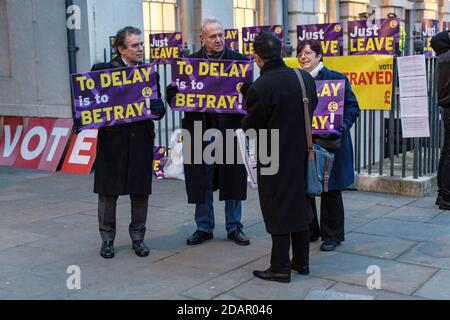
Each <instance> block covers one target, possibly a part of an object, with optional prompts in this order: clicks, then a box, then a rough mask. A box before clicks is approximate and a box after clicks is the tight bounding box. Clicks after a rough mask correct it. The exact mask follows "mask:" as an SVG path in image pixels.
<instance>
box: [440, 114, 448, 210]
mask: <svg viewBox="0 0 450 320" xmlns="http://www.w3.org/2000/svg"><path fill="white" fill-rule="evenodd" d="M442 119H443V121H444V128H445V132H444V146H443V147H442V150H441V157H440V158H439V167H438V174H437V180H438V189H439V195H440V196H441V197H442V198H443V200H444V201H445V202H450V107H448V108H444V109H443V113H442Z"/></svg>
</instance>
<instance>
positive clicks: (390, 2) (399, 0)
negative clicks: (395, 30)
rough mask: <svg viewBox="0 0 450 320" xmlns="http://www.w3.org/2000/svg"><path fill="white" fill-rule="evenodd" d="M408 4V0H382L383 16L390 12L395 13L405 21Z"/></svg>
mask: <svg viewBox="0 0 450 320" xmlns="http://www.w3.org/2000/svg"><path fill="white" fill-rule="evenodd" d="M407 6H408V1H407V0H382V1H381V5H380V8H381V17H380V18H386V17H387V15H388V13H395V14H396V15H397V18H399V19H400V20H401V21H402V22H405V19H406V16H405V11H406V10H405V9H406V8H407Z"/></svg>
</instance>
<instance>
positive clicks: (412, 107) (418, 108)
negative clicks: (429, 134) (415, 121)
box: [400, 97, 428, 118]
mask: <svg viewBox="0 0 450 320" xmlns="http://www.w3.org/2000/svg"><path fill="white" fill-rule="evenodd" d="M400 106H401V110H400V111H401V116H402V118H403V117H428V97H414V98H400Z"/></svg>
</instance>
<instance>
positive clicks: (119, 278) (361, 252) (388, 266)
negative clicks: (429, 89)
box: [0, 167, 450, 300]
mask: <svg viewBox="0 0 450 320" xmlns="http://www.w3.org/2000/svg"><path fill="white" fill-rule="evenodd" d="M92 185H93V177H92V176H76V175H68V174H61V173H56V174H52V173H47V172H40V171H30V170H19V169H14V168H7V167H0V299H364V300H367V299H450V212H448V211H442V210H438V208H437V207H436V206H435V205H434V200H435V198H434V197H425V198H420V199H416V198H410V197H402V196H397V195H391V194H376V193H366V192H356V191H347V192H345V193H344V203H345V208H346V241H345V242H344V243H343V244H342V245H341V246H340V247H338V249H337V251H335V252H331V253H324V252H321V251H319V250H318V248H319V245H320V242H316V243H313V244H312V245H311V259H310V264H311V273H310V275H309V276H301V275H298V274H293V276H292V282H291V283H289V284H281V283H273V282H267V281H262V280H259V279H256V278H254V277H253V276H252V270H253V269H265V268H266V267H267V266H268V265H269V253H270V247H271V243H270V238H269V236H268V234H267V233H266V231H265V228H264V224H263V222H262V218H261V213H260V209H259V203H258V196H257V193H256V191H255V190H250V191H249V197H248V198H249V199H248V200H247V201H246V202H245V204H244V211H243V223H244V226H245V232H246V233H247V234H248V235H249V237H250V238H251V241H252V244H251V245H250V246H247V247H241V246H237V245H235V244H234V243H233V242H231V241H230V240H227V239H226V231H225V227H224V214H223V210H224V209H223V207H224V205H223V203H218V202H217V201H216V203H218V205H217V206H216V229H215V233H214V239H213V240H211V241H208V242H206V243H204V244H202V245H199V246H193V247H188V246H186V244H185V240H186V238H187V237H188V236H189V235H190V234H191V233H192V232H193V231H194V230H195V224H194V221H193V206H192V205H189V204H187V203H186V196H185V193H184V182H182V181H175V180H164V181H155V182H154V194H153V195H152V196H151V200H150V208H149V217H148V222H147V227H148V231H147V234H146V243H147V245H148V246H149V247H150V248H151V253H150V256H149V257H146V258H139V257H137V256H136V255H135V254H134V252H133V251H132V250H131V246H130V239H129V235H128V223H129V219H130V218H129V215H130V214H129V210H130V209H129V208H130V205H129V199H128V198H127V197H121V198H119V205H118V215H117V224H118V232H117V238H116V243H115V245H116V257H115V258H114V259H112V260H105V259H103V258H101V257H100V256H99V248H100V236H99V233H98V225H97V223H98V222H97V213H96V209H97V198H96V195H95V194H93V193H92ZM69 266H78V267H79V268H80V269H79V270H80V272H81V278H80V279H81V289H80V290H77V289H74V290H69V289H68V287H67V283H68V282H69V284H70V283H72V284H74V283H76V282H73V281H72V280H73V279H74V276H75V275H76V272H75V273H73V274H72V273H67V268H68V267H69ZM371 266H372V267H371ZM369 267H370V268H369ZM368 268H369V273H368V272H367V271H368ZM378 270H379V273H378ZM70 272H73V271H70ZM372 272H375V273H372ZM378 274H380V278H376V276H377V275H378ZM377 279H379V280H380V285H381V289H379V290H378V289H373V290H370V289H368V287H367V282H369V283H372V284H375V285H376V284H377V283H378V282H377ZM68 280H69V281H68ZM368 280H369V281H368Z"/></svg>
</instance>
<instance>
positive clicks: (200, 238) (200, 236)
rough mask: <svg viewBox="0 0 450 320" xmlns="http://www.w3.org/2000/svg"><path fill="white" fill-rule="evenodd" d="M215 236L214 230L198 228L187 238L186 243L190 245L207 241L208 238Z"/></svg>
mask: <svg viewBox="0 0 450 320" xmlns="http://www.w3.org/2000/svg"><path fill="white" fill-rule="evenodd" d="M213 237H214V236H213V233H212V232H211V233H208V232H204V231H201V230H197V231H195V232H194V233H193V234H192V235H191V236H190V237H189V238H187V240H186V244H187V245H189V246H193V245H196V244H200V243H202V242H205V241H206V240H211V239H212V238H213Z"/></svg>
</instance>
